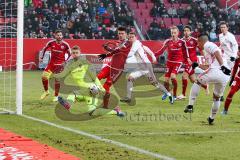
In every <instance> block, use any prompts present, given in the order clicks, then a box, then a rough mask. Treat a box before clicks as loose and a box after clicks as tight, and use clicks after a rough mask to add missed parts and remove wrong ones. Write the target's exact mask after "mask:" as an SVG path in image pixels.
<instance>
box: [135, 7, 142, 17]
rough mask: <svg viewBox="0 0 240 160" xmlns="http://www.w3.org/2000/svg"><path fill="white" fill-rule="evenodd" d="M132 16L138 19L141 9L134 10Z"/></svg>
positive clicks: (140, 15)
mask: <svg viewBox="0 0 240 160" xmlns="http://www.w3.org/2000/svg"><path fill="white" fill-rule="evenodd" d="M134 17H135V18H136V19H138V18H139V17H142V11H141V10H139V9H136V10H134Z"/></svg>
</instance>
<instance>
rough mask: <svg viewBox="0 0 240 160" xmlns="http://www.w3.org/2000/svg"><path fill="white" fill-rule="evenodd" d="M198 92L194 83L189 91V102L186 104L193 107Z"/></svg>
mask: <svg viewBox="0 0 240 160" xmlns="http://www.w3.org/2000/svg"><path fill="white" fill-rule="evenodd" d="M199 92H200V86H199V85H198V84H197V83H194V84H193V85H192V88H191V91H190V96H189V102H188V104H189V105H194V103H195V101H196V98H197V96H198V94H199Z"/></svg>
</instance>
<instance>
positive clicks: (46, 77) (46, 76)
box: [42, 71, 52, 80]
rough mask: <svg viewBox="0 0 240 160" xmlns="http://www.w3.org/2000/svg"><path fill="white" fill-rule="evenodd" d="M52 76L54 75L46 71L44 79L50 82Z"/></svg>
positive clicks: (43, 75)
mask: <svg viewBox="0 0 240 160" xmlns="http://www.w3.org/2000/svg"><path fill="white" fill-rule="evenodd" d="M51 74H52V73H51V72H46V71H44V72H43V74H42V79H45V80H49V78H50V76H51Z"/></svg>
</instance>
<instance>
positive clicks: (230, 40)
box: [219, 22, 238, 69]
mask: <svg viewBox="0 0 240 160" xmlns="http://www.w3.org/2000/svg"><path fill="white" fill-rule="evenodd" d="M220 30H221V34H219V41H220V48H221V50H222V52H223V53H224V58H226V59H227V63H228V65H229V67H230V69H232V68H233V66H234V61H235V59H236V57H237V53H238V43H237V40H236V38H235V36H234V35H233V34H232V33H230V32H229V31H228V24H227V23H226V22H221V23H220Z"/></svg>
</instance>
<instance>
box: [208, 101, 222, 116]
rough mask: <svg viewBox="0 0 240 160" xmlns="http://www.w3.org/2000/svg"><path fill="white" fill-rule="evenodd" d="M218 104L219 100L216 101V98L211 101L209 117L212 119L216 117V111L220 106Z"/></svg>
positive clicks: (219, 103)
mask: <svg viewBox="0 0 240 160" xmlns="http://www.w3.org/2000/svg"><path fill="white" fill-rule="evenodd" d="M220 105H221V101H216V100H214V101H213V104H212V109H211V114H210V118H212V119H214V118H215V117H216V115H217V112H218V110H219V108H220Z"/></svg>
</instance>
